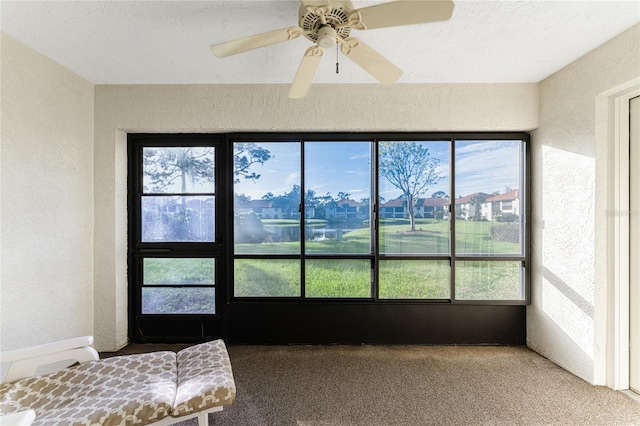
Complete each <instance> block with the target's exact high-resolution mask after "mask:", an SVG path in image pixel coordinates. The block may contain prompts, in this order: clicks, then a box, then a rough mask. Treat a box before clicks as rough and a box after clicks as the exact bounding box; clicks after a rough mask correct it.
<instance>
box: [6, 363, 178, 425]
mask: <svg viewBox="0 0 640 426" xmlns="http://www.w3.org/2000/svg"><path fill="white" fill-rule="evenodd" d="M176 375H177V367H176V354H175V353H173V352H154V353H148V354H141V355H129V356H122V357H114V358H107V359H103V360H100V361H93V362H87V363H84V364H81V365H77V366H74V367H70V368H66V369H64V370H61V371H59V372H57V373H54V374H48V375H44V376H36V377H29V378H26V379H22V380H19V381H17V382H14V383H7V384H4V385H2V386H0V412H2V413H10V412H14V411H21V410H26V409H34V410H35V411H36V414H37V415H36V420H35V422H34V425H43V426H53V425H74V426H75V425H106V426H110V425H120V424H136V425H147V424H150V423H154V422H156V421H158V420H160V419H162V418H165V417H167V416H169V415H170V413H171V410H172V406H173V401H174V399H175V395H176Z"/></svg>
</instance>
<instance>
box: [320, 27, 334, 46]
mask: <svg viewBox="0 0 640 426" xmlns="http://www.w3.org/2000/svg"><path fill="white" fill-rule="evenodd" d="M337 42H338V33H337V32H336V30H335V29H334V28H333V27H332V26H331V25H328V24H327V25H323V26H321V27H320V28H318V46H320V47H323V48H325V49H326V48H328V47H331V46H334V45H335V44H336V43H337Z"/></svg>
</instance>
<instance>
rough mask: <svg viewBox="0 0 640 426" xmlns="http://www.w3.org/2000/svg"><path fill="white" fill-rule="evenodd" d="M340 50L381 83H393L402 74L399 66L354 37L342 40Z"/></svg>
mask: <svg viewBox="0 0 640 426" xmlns="http://www.w3.org/2000/svg"><path fill="white" fill-rule="evenodd" d="M341 50H342V53H344V55H345V56H346V57H347V58H349V59H351V60H352V61H353V62H355V63H356V64H358V65H360V67H362V68H363V69H364V70H365V71H366V72H368V73H369V74H371V75H372V76H374V77H375V78H376V79H377V80H378V81H380V83H382V84H391V83H394V82H395V81H396V80H398V79H399V78H400V76H401V75H402V70H401V69H400V68H398V67H397V66H395V65H394V64H393V63H391V62H390V61H389V60H388V59H387V58H385V57H384V56H382V55H381V54H379V53H378V52H376V51H375V50H373V49H372V48H370V47H369V46H367V45H366V44H364V43H363V42H362V41H360V40H358V39H357V38H355V37H349V38H347V39H345V40H342V48H341Z"/></svg>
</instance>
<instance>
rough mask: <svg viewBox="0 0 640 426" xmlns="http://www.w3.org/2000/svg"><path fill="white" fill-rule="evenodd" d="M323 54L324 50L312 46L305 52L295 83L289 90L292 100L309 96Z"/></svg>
mask: <svg viewBox="0 0 640 426" xmlns="http://www.w3.org/2000/svg"><path fill="white" fill-rule="evenodd" d="M322 53H323V51H322V48H321V47H318V46H312V47H310V48H308V49H307V50H306V51H305V52H304V56H303V57H302V62H300V66H299V67H298V72H297V73H296V77H295V78H294V79H293V83H291V88H290V89H289V97H290V98H291V99H299V98H304V97H305V96H307V93H308V92H309V88H310V87H311V83H312V82H313V77H314V76H315V75H316V70H317V69H318V65H320V60H321V59H322Z"/></svg>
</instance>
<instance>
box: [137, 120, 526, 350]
mask: <svg viewBox="0 0 640 426" xmlns="http://www.w3.org/2000/svg"><path fill="white" fill-rule="evenodd" d="M128 137H129V138H128V143H129V146H128V155H129V161H128V164H129V166H128V173H129V184H128V185H129V186H128V188H129V191H128V208H129V211H128V220H129V225H128V229H129V235H128V243H129V246H128V268H129V270H128V271H129V272H128V273H129V298H130V300H129V337H130V339H131V341H132V342H140V343H144V342H190V341H201V340H206V339H210V338H214V337H223V338H225V339H227V341H228V342H229V343H248V344H265V343H267V344H292V343H293V344H295V343H314V344H327V343H341V344H350V343H358V344H360V343H372V344H377V343H385V344H394V343H401V344H415V343H418V344H515V345H521V344H524V343H525V342H526V305H528V304H529V303H530V268H529V265H530V262H529V259H530V249H529V242H530V235H531V233H530V221H529V219H528V218H529V217H531V216H530V208H531V198H530V188H531V185H530V176H529V174H530V167H529V162H530V154H529V151H530V136H529V134H528V133H527V132H238V133H214V134H205V133H202V134H192V133H185V134H153V133H131V134H129V135H128ZM291 140H307V141H332V140H333V141H362V140H371V141H375V142H376V143H374V146H376V149H377V141H393V140H397V141H403V140H416V141H428V140H437V141H443V140H449V141H451V143H452V145H451V155H452V156H453V151H454V149H455V146H454V142H455V141H456V140H521V141H523V144H524V163H523V164H522V167H523V169H524V170H522V174H521V176H522V181H523V185H522V186H521V188H520V190H521V195H522V198H523V201H522V202H523V209H522V213H523V215H524V219H523V226H522V229H521V232H522V238H523V240H522V241H523V242H522V247H523V250H524V253H522V254H523V256H520V257H519V258H518V259H517V260H518V261H520V262H521V264H522V265H523V267H524V274H523V277H522V278H523V280H524V298H523V299H522V300H488V301H487V300H457V299H455V298H454V295H455V293H454V292H455V285H453V286H452V294H451V296H452V297H451V299H380V298H379V297H378V286H377V283H376V285H375V287H374V293H373V297H371V298H304V297H299V298H271V297H253V298H247V297H235V296H234V295H233V290H234V283H233V271H234V269H233V262H234V259H235V256H236V255H235V254H234V244H233V241H234V240H233V223H234V222H233V220H234V209H233V208H232V207H231V208H229V206H233V202H234V194H233V180H234V179H233V176H232V175H233V149H232V144H233V142H236V141H244V142H252V141H253V142H272V141H273V142H276V141H283V142H286V141H291ZM211 142H213V143H214V144H215V146H216V153H217V155H218V157H217V160H216V217H217V220H216V238H217V242H216V243H215V244H209V243H186V244H182V243H172V244H170V245H171V247H169V246H167V245H166V244H163V243H142V242H141V241H140V238H139V234H136V233H137V232H138V231H136V229H138V230H139V227H140V224H139V223H138V222H137V221H139V219H138V217H137V216H136V215H137V214H138V212H139V203H138V204H136V203H137V201H136V197H137V196H138V192H137V191H136V190H135V180H136V178H135V176H136V173H137V174H140V167H139V166H136V165H135V163H136V161H135V159H136V158H137V157H136V155H138V154H136V152H135V149H136V148H135V147H136V146H140V145H141V144H145V143H146V144H149V145H151V146H157V145H160V146H176V144H177V143H179V144H182V145H189V146H194V144H195V145H198V144H207V143H211ZM372 161H375V162H377V153H376V155H374V158H373V159H372ZM301 164H302V160H301ZM301 167H302V166H301ZM450 169H451V175H450V180H451V182H450V186H451V187H452V188H453V187H454V185H455V164H454V161H453V159H451V161H450ZM373 170H374V176H372V178H373V179H378V176H377V174H376V173H375V171H376V170H377V169H375V168H374V169H373ZM301 171H302V170H301ZM132 185H134V186H132ZM132 188H133V189H134V190H132ZM374 191H375V194H374V199H375V200H378V195H379V194H378V185H374ZM302 194H303V195H302V196H303V197H304V190H303V191H302ZM451 201H452V203H451V204H452V206H451V212H450V215H451V217H452V220H451V222H452V225H451V226H452V227H455V204H454V202H453V200H451ZM376 205H377V203H376ZM376 213H378V212H376ZM374 232H375V233H376V236H375V239H374V242H373V243H374V244H376V245H377V244H378V240H379V236H378V235H377V233H378V229H375V230H374ZM450 238H451V244H454V243H455V234H454V233H452V234H451V236H450ZM176 244H177V245H176ZM452 249H453V245H452ZM140 250H143V251H142V252H141V251H140ZM145 250H146V251H145ZM377 251H378V247H375V253H376V256H374V260H373V263H374V268H376V271H375V273H376V275H377V274H378V270H377V268H378V267H379V265H378V263H379V261H380V255H379V254H377ZM141 253H142V254H144V255H148V256H153V257H171V256H173V257H178V254H179V257H208V256H217V258H219V259H220V260H219V261H218V263H217V264H216V269H215V271H216V281H215V283H216V312H215V314H213V315H180V314H170V315H148V314H147V315H142V316H140V315H139V314H136V312H135V309H133V308H132V307H135V306H137V305H136V304H139V303H140V293H139V291H138V290H137V287H136V286H137V285H136V282H139V281H140V280H141V278H142V277H141V275H140V271H141V265H142V256H141ZM301 253H303V251H301ZM297 257H299V256H297V255H295V256H292V258H297ZM319 257H322V256H321V255H319ZM329 257H330V258H332V256H329ZM432 257H433V256H432ZM449 257H450V258H452V259H453V260H452V263H451V280H452V282H454V281H453V280H454V278H455V277H454V274H455V270H454V268H453V265H454V264H453V262H455V260H456V257H455V251H454V250H451V252H450V256H444V258H449ZM457 259H458V260H460V259H462V257H461V256H458V258H457ZM487 260H488V261H500V260H514V258H513V257H512V256H509V257H508V259H503V258H501V257H496V256H493V257H492V258H491V259H487ZM454 283H455V282H454ZM141 326H142V328H145V327H146V328H147V329H148V330H152V331H153V332H152V333H142V332H141Z"/></svg>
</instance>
